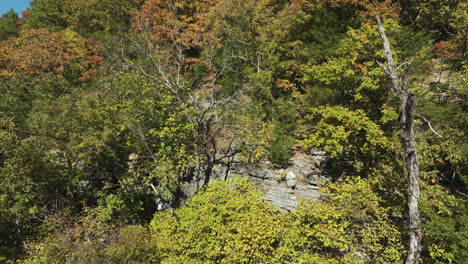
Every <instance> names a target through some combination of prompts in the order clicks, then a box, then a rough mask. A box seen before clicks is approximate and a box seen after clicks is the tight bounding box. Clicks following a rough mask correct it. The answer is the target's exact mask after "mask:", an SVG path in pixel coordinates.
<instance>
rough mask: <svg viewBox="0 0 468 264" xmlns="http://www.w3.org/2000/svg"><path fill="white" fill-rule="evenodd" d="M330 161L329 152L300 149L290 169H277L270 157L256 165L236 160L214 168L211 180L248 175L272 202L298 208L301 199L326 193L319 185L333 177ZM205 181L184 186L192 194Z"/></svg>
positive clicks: (283, 206)
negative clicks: (327, 171) (325, 172)
mask: <svg viewBox="0 0 468 264" xmlns="http://www.w3.org/2000/svg"><path fill="white" fill-rule="evenodd" d="M326 160H327V156H326V155H325V152H321V151H313V152H312V153H311V154H307V153H303V152H299V151H298V152H296V153H295V154H294V156H293V157H292V158H291V160H290V162H289V164H290V165H289V166H288V167H287V168H283V169H275V168H273V167H272V166H271V163H270V162H269V161H267V160H265V161H263V162H260V163H259V164H256V165H255V166H254V165H251V164H245V163H242V162H241V161H239V160H235V159H234V160H232V161H230V162H229V163H223V164H218V165H216V166H215V167H213V169H212V172H211V175H210V181H212V180H213V179H217V178H222V179H226V178H230V177H233V176H235V175H244V176H248V177H249V178H250V179H251V180H252V181H254V182H257V183H259V184H260V186H261V187H262V188H263V189H264V195H265V197H266V199H267V200H268V201H271V202H272V203H273V204H274V205H276V206H278V207H280V208H281V209H282V210H288V211H289V210H295V209H296V208H297V207H298V206H299V202H300V200H311V199H314V200H317V199H319V197H320V196H321V195H322V193H321V192H320V190H319V186H320V185H323V184H325V183H326V182H327V181H328V180H329V178H328V177H327V176H325V175H323V174H322V167H323V166H324V164H325V162H326ZM203 182H204V179H203V178H202V179H198V181H197V180H192V181H190V182H186V183H185V184H184V185H183V188H182V192H183V193H184V196H186V197H190V196H192V195H193V194H194V193H195V192H196V191H197V190H198V189H199V188H200V187H201V186H202V185H203Z"/></svg>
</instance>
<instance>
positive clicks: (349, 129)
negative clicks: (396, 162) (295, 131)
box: [300, 106, 390, 172]
mask: <svg viewBox="0 0 468 264" xmlns="http://www.w3.org/2000/svg"><path fill="white" fill-rule="evenodd" d="M305 122H306V123H305V124H304V128H303V130H302V131H301V132H300V136H301V137H302V139H301V140H300V144H301V145H302V146H303V147H304V148H306V149H309V148H311V147H320V148H323V149H324V150H325V151H327V152H328V153H329V155H330V157H331V158H333V159H338V160H340V161H341V162H343V161H345V160H350V161H352V162H353V166H354V169H355V170H356V171H358V172H359V171H361V170H362V169H368V168H370V167H371V166H372V163H373V162H375V160H376V159H378V158H379V157H382V156H384V155H385V153H386V152H387V151H389V150H390V141H389V140H388V139H387V138H386V136H385V134H384V132H383V131H382V130H381V129H380V127H379V125H377V124H376V123H374V122H373V121H372V120H370V119H369V118H368V117H367V116H366V115H365V114H364V111H362V110H356V111H352V110H349V109H347V108H344V107H341V106H335V107H320V108H313V109H311V113H310V114H308V115H307V116H306V117H305Z"/></svg>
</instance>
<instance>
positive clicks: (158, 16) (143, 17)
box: [134, 0, 218, 49]
mask: <svg viewBox="0 0 468 264" xmlns="http://www.w3.org/2000/svg"><path fill="white" fill-rule="evenodd" d="M216 2H218V1H217V0H204V1H189V0H185V1H184V0H176V1H164V0H148V1H146V3H145V4H144V6H143V8H142V10H141V11H140V12H139V13H138V14H137V15H136V16H135V18H134V24H135V27H136V28H137V29H138V30H139V31H142V32H146V33H149V35H150V36H151V37H152V38H153V40H154V41H156V42H158V43H162V44H164V43H165V44H169V45H171V44H178V45H181V47H182V48H184V49H189V48H196V47H201V46H202V45H203V44H204V43H206V42H211V41H214V40H215V39H214V38H213V37H212V36H210V34H208V33H207V30H206V26H207V20H206V13H207V12H208V10H209V9H210V8H211V7H212V6H214V5H215V4H216Z"/></svg>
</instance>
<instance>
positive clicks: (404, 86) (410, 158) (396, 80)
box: [377, 17, 421, 264]
mask: <svg viewBox="0 0 468 264" xmlns="http://www.w3.org/2000/svg"><path fill="white" fill-rule="evenodd" d="M377 23H378V28H379V33H380V36H381V37H382V41H383V46H384V50H385V56H386V58H387V65H384V64H382V63H380V62H378V63H379V65H380V67H382V69H383V70H384V71H385V73H387V74H388V75H389V76H390V79H391V81H392V88H393V91H394V92H395V93H396V94H397V96H398V100H399V103H400V105H399V108H400V109H399V112H400V116H399V123H400V129H401V133H400V141H401V145H402V147H403V151H404V155H405V166H406V173H407V178H408V213H409V235H410V241H409V252H408V256H407V258H406V264H415V263H418V262H419V257H420V255H421V217H420V214H419V208H418V201H419V166H418V157H417V154H416V139H415V137H414V130H413V118H414V96H413V94H412V93H411V92H410V90H409V80H408V79H409V78H408V75H409V67H410V64H411V63H410V62H406V63H403V64H401V65H400V66H398V67H395V64H394V61H393V56H392V51H391V49H390V43H389V42H388V39H387V36H386V35H385V31H384V28H383V26H382V22H381V21H380V18H379V17H377ZM400 68H403V73H402V76H401V77H400V76H399V74H398V70H399V69H400Z"/></svg>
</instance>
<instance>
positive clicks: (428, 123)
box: [414, 114, 443, 137]
mask: <svg viewBox="0 0 468 264" xmlns="http://www.w3.org/2000/svg"><path fill="white" fill-rule="evenodd" d="M414 116H416V117H419V118H421V119H422V120H423V121H424V122H426V124H427V125H428V126H429V129H430V130H431V131H432V132H433V133H434V134H436V135H437V136H438V137H443V136H442V135H441V134H439V133H437V131H435V129H434V128H433V127H432V125H431V122H429V120H427V119H426V118H425V117H424V116H422V115H420V114H415V115H414Z"/></svg>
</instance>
